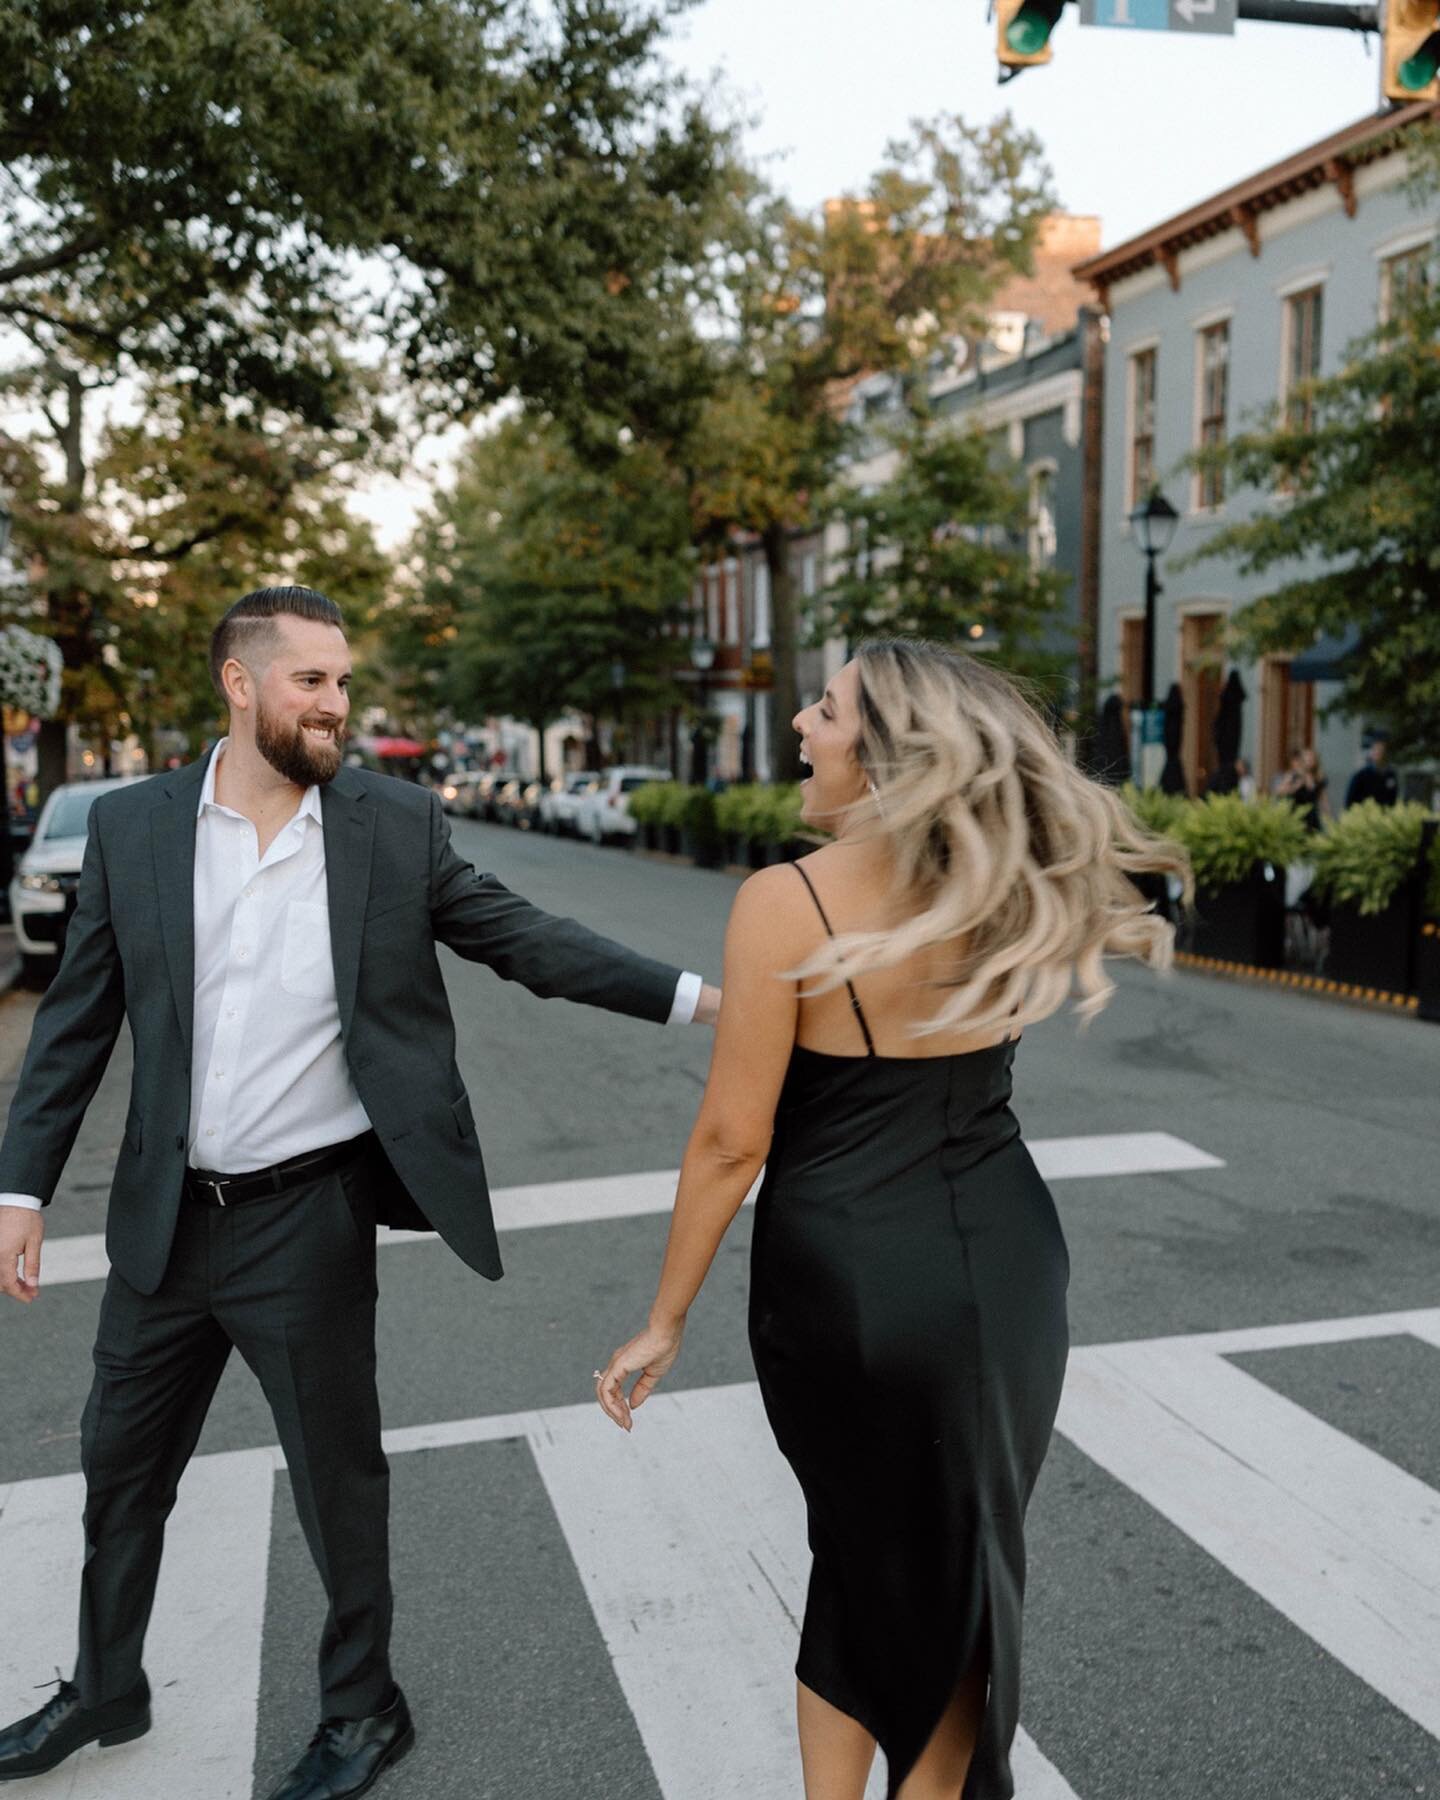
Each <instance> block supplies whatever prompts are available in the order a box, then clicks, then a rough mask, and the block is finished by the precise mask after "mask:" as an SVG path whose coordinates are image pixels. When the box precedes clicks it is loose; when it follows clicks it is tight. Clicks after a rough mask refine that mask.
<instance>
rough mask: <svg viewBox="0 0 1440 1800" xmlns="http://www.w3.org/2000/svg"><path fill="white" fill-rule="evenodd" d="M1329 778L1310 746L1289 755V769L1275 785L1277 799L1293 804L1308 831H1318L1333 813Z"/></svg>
mask: <svg viewBox="0 0 1440 1800" xmlns="http://www.w3.org/2000/svg"><path fill="white" fill-rule="evenodd" d="M1329 790H1330V778H1329V776H1327V775H1326V773H1325V771H1324V769H1323V768H1322V767H1321V764H1320V758H1319V756H1318V755H1317V754H1316V753H1315V751H1314V750H1312V749H1311V748H1310V746H1309V745H1308V744H1297V745H1296V746H1295V748H1294V749H1293V750H1292V751H1291V752H1290V767H1289V768H1288V769H1286V771H1285V773H1284V774H1283V775H1282V776H1281V777H1280V779H1279V780H1278V781H1277V782H1276V783H1275V794H1276V797H1277V798H1278V799H1281V800H1290V801H1293V802H1294V804H1295V805H1296V806H1297V807H1298V808H1299V809H1300V812H1301V813H1302V815H1303V816H1304V820H1305V825H1306V828H1307V829H1308V830H1310V831H1319V830H1320V829H1321V827H1322V826H1323V824H1324V822H1325V820H1326V819H1328V818H1329V817H1330V816H1331V813H1330V793H1329Z"/></svg>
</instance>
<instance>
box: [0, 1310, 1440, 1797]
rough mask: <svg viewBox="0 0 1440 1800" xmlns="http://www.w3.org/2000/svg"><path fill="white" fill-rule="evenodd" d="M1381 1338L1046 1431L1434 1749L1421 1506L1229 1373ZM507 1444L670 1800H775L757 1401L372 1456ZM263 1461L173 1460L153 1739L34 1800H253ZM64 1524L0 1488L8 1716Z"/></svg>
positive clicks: (1435, 1697) (548, 1421) (450, 1439)
mask: <svg viewBox="0 0 1440 1800" xmlns="http://www.w3.org/2000/svg"><path fill="white" fill-rule="evenodd" d="M1398 1332H1409V1333H1411V1334H1412V1335H1414V1336H1415V1337H1418V1338H1423V1339H1424V1340H1425V1341H1426V1342H1429V1343H1435V1344H1440V1309H1434V1310H1429V1311H1412V1312H1403V1313H1385V1314H1376V1315H1372V1316H1369V1317H1365V1318H1355V1319H1338V1320H1336V1319H1327V1320H1318V1321H1305V1322H1299V1323H1295V1324H1289V1325H1275V1326H1259V1327H1248V1328H1244V1329H1240V1330H1235V1331H1225V1332H1211V1333H1206V1334H1203V1335H1200V1336H1198V1337H1191V1338H1160V1339H1152V1340H1145V1341H1137V1342H1133V1343H1125V1344H1108V1345H1094V1346H1088V1347H1084V1348H1080V1349H1077V1350H1076V1351H1074V1352H1073V1354H1072V1360H1071V1372H1070V1377H1069V1380H1068V1382H1067V1386H1066V1392H1065V1398H1064V1402H1063V1404H1062V1407H1061V1413H1060V1421H1059V1429H1060V1431H1061V1432H1062V1433H1063V1434H1064V1435H1065V1436H1066V1437H1067V1438H1069V1439H1071V1441H1072V1442H1074V1443H1075V1445H1076V1446H1077V1447H1078V1448H1079V1449H1080V1450H1081V1451H1082V1452H1083V1453H1084V1454H1086V1455H1087V1456H1089V1457H1091V1458H1092V1459H1093V1460H1094V1461H1096V1462H1097V1463H1098V1464H1099V1465H1100V1466H1101V1467H1103V1468H1105V1469H1107V1470H1108V1471H1109V1472H1110V1473H1111V1474H1112V1475H1114V1476H1115V1477H1116V1478H1117V1479H1118V1480H1119V1481H1121V1482H1122V1483H1123V1484H1124V1485H1125V1486H1127V1487H1129V1488H1130V1489H1131V1490H1133V1491H1134V1492H1135V1493H1137V1494H1138V1495H1140V1496H1141V1498H1143V1499H1145V1500H1146V1501H1147V1502H1148V1503H1149V1504H1150V1505H1152V1506H1154V1507H1155V1508H1156V1509H1157V1510H1158V1511H1159V1512H1160V1513H1161V1514H1162V1515H1163V1516H1164V1517H1165V1518H1166V1519H1168V1520H1169V1521H1170V1522H1171V1523H1172V1524H1173V1525H1175V1526H1176V1527H1177V1528H1178V1529H1179V1530H1181V1531H1183V1532H1184V1533H1185V1534H1186V1535H1187V1536H1189V1537H1190V1538H1192V1539H1193V1540H1194V1541H1195V1542H1196V1543H1198V1544H1199V1545H1200V1546H1201V1547H1202V1548H1204V1549H1205V1550H1206V1551H1208V1552H1209V1554H1210V1555H1212V1556H1213V1557H1214V1558H1215V1559H1216V1561H1217V1562H1219V1563H1220V1564H1221V1566H1222V1567H1224V1568H1226V1569H1227V1570H1229V1571H1230V1573H1232V1574H1233V1575H1235V1576H1236V1577H1237V1578H1238V1579H1240V1580H1241V1581H1243V1582H1245V1583H1246V1584H1247V1585H1248V1586H1249V1587H1251V1588H1252V1589H1253V1590H1254V1591H1255V1592H1256V1593H1258V1594H1259V1595H1261V1596H1262V1597H1263V1598H1264V1599H1265V1600H1267V1601H1268V1602H1269V1603H1270V1604H1271V1605H1272V1606H1274V1607H1276V1609H1277V1610H1278V1611H1280V1612H1281V1613H1282V1614H1283V1615H1284V1616H1285V1617H1286V1618H1288V1619H1290V1620H1291V1622H1292V1623H1294V1624H1295V1625H1296V1626H1297V1627H1298V1628H1299V1629H1300V1630H1302V1631H1304V1632H1305V1633H1307V1634H1308V1635H1309V1636H1310V1637H1311V1638H1313V1639H1314V1640H1315V1641H1316V1642H1317V1643H1318V1644H1319V1645H1321V1646H1322V1647H1323V1648H1324V1649H1325V1650H1326V1651H1327V1652H1328V1654H1330V1655H1331V1656H1332V1657H1334V1658H1335V1660H1336V1661H1337V1662H1339V1663H1341V1664H1342V1665H1343V1666H1345V1667H1346V1668H1349V1669H1350V1670H1352V1671H1353V1672H1354V1673H1355V1674H1356V1675H1358V1676H1359V1677H1360V1678H1361V1679H1362V1680H1364V1681H1366V1682H1367V1683H1368V1684H1369V1685H1370V1686H1371V1687H1373V1688H1374V1689H1375V1690H1376V1691H1377V1692H1379V1693H1381V1694H1383V1695H1384V1696H1385V1697H1386V1698H1387V1699H1389V1700H1390V1701H1391V1702H1392V1703H1393V1704H1394V1705H1395V1706H1397V1707H1398V1708H1400V1709H1401V1710H1402V1711H1404V1712H1405V1713H1406V1714H1407V1715H1408V1716H1409V1717H1410V1718H1412V1719H1414V1720H1415V1721H1416V1722H1417V1723H1418V1724H1420V1725H1421V1727H1422V1728H1423V1729H1425V1730H1426V1731H1427V1732H1429V1733H1430V1734H1431V1735H1432V1736H1435V1737H1437V1738H1440V1680H1437V1676H1436V1673H1435V1671H1436V1670H1437V1669H1440V1566H1437V1565H1440V1559H1437V1558H1436V1556H1435V1554H1434V1549H1433V1546H1434V1542H1435V1539H1436V1536H1437V1533H1440V1495H1437V1494H1436V1493H1435V1492H1434V1491H1433V1490H1432V1489H1430V1488H1428V1487H1427V1486H1426V1485H1425V1484H1424V1483H1422V1482H1420V1481H1417V1480H1415V1479H1414V1478H1413V1477H1412V1476H1409V1475H1407V1474H1406V1473H1405V1472H1404V1471H1402V1470H1400V1469H1397V1468H1396V1467H1395V1466H1394V1465H1393V1464H1391V1463H1389V1462H1387V1461H1386V1460H1385V1459H1384V1458H1383V1457H1380V1456H1377V1455H1376V1454H1375V1453H1374V1452H1373V1451H1370V1450H1368V1449H1367V1448H1365V1447H1364V1446H1363V1445H1360V1444H1357V1443H1355V1442H1354V1441H1353V1440H1352V1439H1350V1438H1347V1437H1345V1436H1344V1435H1343V1434H1342V1433H1340V1432H1338V1431H1336V1430H1334V1429H1333V1428H1332V1427H1330V1426H1328V1425H1326V1424H1325V1423H1324V1422H1323V1421H1321V1420H1319V1419H1316V1418H1315V1417H1314V1416H1313V1415H1311V1414H1309V1413H1306V1412H1305V1411H1304V1410H1303V1409H1302V1408H1300V1407H1298V1406H1295V1405H1294V1404H1293V1403H1292V1402H1290V1401H1288V1400H1286V1399H1284V1398H1283V1397H1282V1396H1280V1395H1278V1394H1276V1393H1275V1392H1274V1391H1273V1390H1271V1389H1269V1388H1267V1387H1265V1385H1264V1384H1263V1383H1262V1382H1260V1381H1257V1380H1255V1379H1254V1378H1253V1377H1251V1376H1249V1375H1248V1374H1246V1373H1244V1372H1242V1371H1240V1370H1238V1369H1236V1368H1235V1367H1234V1366H1233V1365H1232V1364H1230V1363H1228V1362H1226V1361H1225V1360H1224V1359H1225V1357H1226V1356H1227V1355H1231V1354H1235V1353H1237V1352H1243V1351H1248V1350H1261V1349H1278V1348H1283V1347H1286V1346H1302V1345H1314V1344H1331V1343H1343V1342H1346V1341H1351V1340H1357V1339H1363V1338H1371V1337H1377V1336H1389V1335H1393V1334H1395V1333H1398ZM502 1438H523V1439H524V1440H526V1441H527V1442H528V1443H529V1445H530V1447H531V1450H532V1453H533V1454H534V1456H535V1459H536V1462H537V1465H538V1467H539V1469H540V1472H541V1475H542V1478H543V1479H544V1481H545V1484H546V1488H547V1491H548V1492H549V1494H550V1497H551V1501H552V1504H553V1506H554V1508H555V1512H556V1515H557V1518H558V1519H559V1522H560V1525H561V1528H562V1530H563V1531H564V1533H565V1536H566V1540H567V1542H568V1544H569V1546H570V1550H571V1554H572V1555H573V1557H574V1559H575V1563H576V1566H577V1568H578V1569H579V1571H580V1574H581V1578H582V1580H583V1582H584V1584H585V1588H586V1592H587V1594H588V1596H589V1598H590V1603H591V1605H592V1607H593V1608H594V1611H595V1615H596V1618H597V1620H598V1621H599V1624H600V1629H601V1631H602V1634H603V1635H604V1638H605V1641H606V1644H607V1646H608V1647H609V1648H610V1652H611V1655H612V1657H613V1658H614V1662H615V1668H616V1671H617V1674H618V1677H619V1679H620V1682H621V1685H622V1688H623V1690H624V1692H625V1695H626V1698H627V1700H628V1702H629V1704H630V1706H631V1708H632V1710H633V1711H634V1714H635V1717H636V1721H637V1724H638V1727H639V1730H640V1733H641V1736H642V1739H643V1741H644V1743H645V1747H646V1751H647V1754H649V1755H650V1757H651V1758H652V1761H653V1763H654V1766H655V1768H656V1770H657V1773H658V1775H659V1779H660V1783H661V1788H662V1791H663V1793H664V1794H665V1797H666V1800H710V1797H712V1796H714V1797H715V1800H720V1797H723V1800H729V1797H730V1796H731V1795H733V1794H735V1793H737V1792H743V1793H746V1794H747V1795H751V1794H753V1795H755V1796H756V1797H757V1800H767V1797H768V1796H769V1795H772V1794H773V1795H775V1796H777V1800H778V1796H780V1795H781V1794H783V1795H785V1796H787V1800H788V1796H790V1795H793V1793H794V1792H795V1749H794V1741H793V1729H792V1725H791V1719H790V1694H791V1663H792V1658H793V1655H794V1646H795V1640H796V1633H797V1621H798V1618H799V1616H800V1612H801V1609H802V1606H803V1602H804V1583H805V1576H806V1570H807V1566H808V1553H807V1551H806V1548H805V1543H804V1518H803V1508H802V1506H801V1502H800V1498H799V1495H798V1492H797V1491H796V1489H795V1487H794V1484H793V1481H792V1479H791V1476H790V1473H789V1470H788V1469H787V1468H786V1466H785V1464H784V1462H783V1461H782V1459H781V1458H780V1457H779V1455H778V1453H777V1452H776V1450H775V1447H774V1445H773V1443H772V1441H771V1439H770V1437H769V1433H768V1431H767V1429H766V1427H765V1424H764V1419H763V1416H762V1413H761V1408H760V1404H759V1397H758V1394H757V1393H756V1391H755V1389H754V1387H753V1386H752V1385H751V1384H748V1383H745V1384H739V1385H737V1386H733V1387H725V1388H709V1389H697V1390H691V1391H689V1392H681V1393H678V1394H661V1395H657V1396H656V1397H655V1398H654V1399H653V1400H652V1401H651V1402H650V1404H649V1406H648V1407H647V1408H646V1410H645V1412H644V1413H643V1414H642V1415H641V1419H640V1425H639V1429H638V1430H637V1431H636V1433H635V1434H634V1436H633V1437H629V1438H627V1437H624V1436H622V1435H621V1434H620V1433H619V1432H617V1431H615V1430H614V1428H613V1427H612V1426H610V1425H609V1424H608V1422H607V1421H606V1420H605V1419H604V1418H603V1417H602V1416H601V1415H600V1413H599V1411H598V1410H597V1409H596V1407H595V1406H594V1404H593V1402H591V1401H589V1400H586V1401H584V1402H583V1403H578V1404H576V1405H574V1406H564V1407H556V1408H550V1409H546V1410H543V1411H533V1412H519V1413H505V1414H498V1415H492V1416H490V1417H486V1418H478V1419H458V1420H445V1421H440V1422H437V1423H434V1424H428V1425H419V1426H407V1427H404V1428H402V1429H399V1430H396V1431H390V1432H387V1433H386V1434H385V1445H386V1449H387V1450H388V1452H389V1453H390V1454H391V1455H392V1456H395V1455H403V1454H406V1453H407V1452H410V1451H414V1450H421V1449H437V1448H444V1447H445V1446H447V1445H458V1444H470V1443H480V1442H486V1441H494V1440H497V1439H502ZM283 1466H284V1464H283V1459H282V1458H281V1456H280V1453H279V1451H278V1449H275V1448H273V1447H272V1448H268V1449H261V1450H251V1451H241V1452H230V1453H226V1454H223V1455H219V1456H207V1457H201V1458H197V1459H196V1461H195V1462H194V1463H193V1464H192V1465H191V1468H190V1470H189V1472H188V1473H187V1475H186V1477H185V1481H184V1483H183V1484H182V1488H181V1499H180V1504H179V1506H178V1507H177V1509H176V1514H175V1517H174V1520H173V1521H172V1524H171V1529H170V1541H169V1546H168V1553H167V1557H166V1564H165V1572H164V1574H163V1575H162V1578H161V1587H160V1598H159V1604H158V1606H157V1611H156V1621H155V1628H154V1631H153V1633H152V1638H151V1645H152V1651H151V1666H152V1669H153V1671H154V1676H155V1680H156V1688H157V1694H158V1696H159V1710H160V1714H161V1717H162V1722H163V1729H160V1730H157V1731H156V1732H155V1733H154V1734H152V1736H151V1737H150V1738H148V1739H145V1740H142V1741H141V1742H140V1743H138V1744H134V1745H127V1746H124V1747H122V1748H118V1749H115V1750H112V1751H107V1752H104V1753H103V1761H102V1756H101V1753H98V1752H95V1751H87V1752H85V1753H84V1754H83V1755H81V1756H80V1757H77V1758H76V1759H74V1760H73V1761H72V1762H71V1763H70V1764H68V1765H67V1766H66V1767H65V1768H64V1769H63V1770H58V1771H56V1773H55V1774H54V1775H52V1776H49V1777H44V1778H42V1779H41V1780H39V1781H37V1782H36V1783H35V1784H34V1786H33V1792H34V1793H35V1795H36V1797H37V1800H60V1797H61V1796H63V1800H142V1797H143V1800H192V1796H193V1794H194V1792H195V1780H194V1776H195V1770H196V1768H197V1767H198V1766H201V1765H200V1759H201V1758H202V1757H203V1756H204V1755H205V1750H206V1746H210V1747H212V1748H213V1749H214V1750H215V1752H216V1759H215V1760H213V1761H211V1762H209V1763H208V1764H206V1765H205V1790H206V1792H207V1793H212V1794H215V1795H217V1796H230V1795H234V1796H236V1800H244V1797H245V1796H246V1795H248V1793H249V1791H250V1786H249V1784H250V1771H251V1764H252V1760H253V1754H254V1730H255V1709H256V1696H257V1694H258V1689H259V1668H260V1639H261V1632H262V1629H263V1614H264V1606H265V1574H266V1546H267V1542H268V1534H269V1520H270V1497H271V1483H272V1478H273V1473H274V1471H275V1470H276V1469H279V1468H282V1467H283ZM79 1506H80V1481H79V1477H78V1476H61V1477H51V1478H46V1479H42V1480H38V1481H31V1482H19V1483H16V1484H14V1485H13V1486H11V1487H9V1488H4V1489H0V1567H3V1568H5V1569H7V1570H9V1571H10V1575H9V1577H8V1578H7V1583H6V1588H5V1592H4V1597H3V1598H4V1612H5V1629H4V1631H3V1633H0V1713H3V1714H4V1716H11V1714H13V1713H18V1712H19V1711H21V1710H29V1709H30V1707H31V1705H33V1704H34V1696H33V1694H32V1692H31V1684H32V1683H33V1682H34V1680H35V1679H36V1675H37V1672H38V1671H42V1670H44V1669H45V1668H47V1667H50V1666H53V1665H55V1664H59V1665H60V1666H61V1667H62V1668H64V1667H68V1664H69V1659H70V1656H71V1652H72V1647H73V1632H74V1606H73V1598H74V1594H75V1589H76V1581H77V1577H78V1570H79V1558H80V1533H79V1526H78V1516H79ZM217 1569H220V1570H222V1571H223V1573H224V1579H223V1580H220V1581H217V1580H215V1571H216V1570H217ZM59 1596H64V1601H63V1603H57V1597H59ZM17 1627H18V1628H17ZM7 1706H8V1707H9V1708H10V1712H9V1713H5V1712H4V1709H5V1707H7ZM741 1721H743V1729H742V1728H741V1727H740V1722H741ZM101 1768H103V1770H104V1781H103V1785H101V1784H100V1783H99V1780H98V1776H99V1770H100V1769H101ZM1015 1769H1016V1778H1017V1783H1018V1787H1019V1797H1020V1800H1075V1796H1074V1794H1073V1791H1072V1790H1071V1788H1070V1787H1069V1785H1068V1784H1067V1783H1066V1782H1065V1780H1064V1778H1063V1776H1062V1775H1061V1774H1060V1773H1059V1772H1058V1771H1057V1770H1056V1769H1055V1768H1053V1767H1052V1766H1051V1765H1050V1764H1049V1763H1048V1762H1047V1761H1046V1760H1045V1759H1044V1757H1043V1756H1042V1755H1041V1754H1040V1752H1039V1751H1038V1750H1037V1749H1036V1747H1035V1746H1034V1744H1033V1743H1031V1742H1030V1740H1028V1739H1026V1738H1024V1737H1023V1735H1022V1736H1021V1737H1020V1738H1019V1739H1017V1743H1016V1756H1015ZM30 1791H32V1790H31V1789H27V1792H30Z"/></svg>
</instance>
